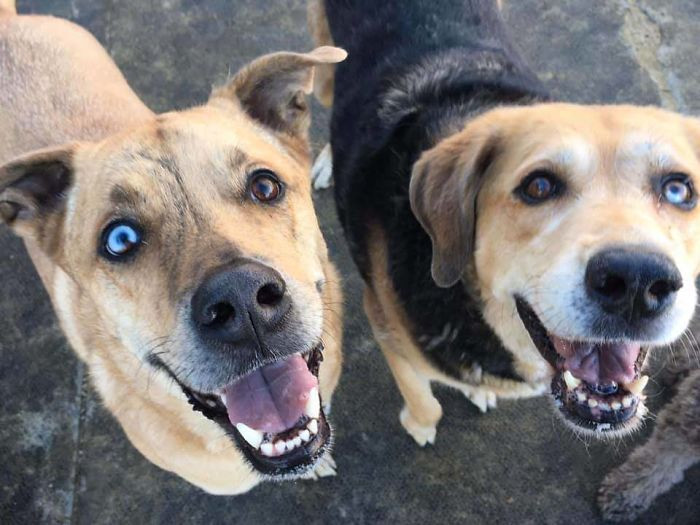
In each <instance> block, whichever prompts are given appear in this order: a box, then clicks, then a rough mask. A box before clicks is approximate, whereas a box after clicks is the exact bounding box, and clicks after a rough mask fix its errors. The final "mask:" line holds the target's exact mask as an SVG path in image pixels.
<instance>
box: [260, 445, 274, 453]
mask: <svg viewBox="0 0 700 525" xmlns="http://www.w3.org/2000/svg"><path fill="white" fill-rule="evenodd" d="M260 452H262V453H263V455H265V456H274V455H275V446H274V445H273V444H272V443H263V444H262V445H260Z"/></svg>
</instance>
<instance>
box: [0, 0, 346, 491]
mask: <svg viewBox="0 0 700 525" xmlns="http://www.w3.org/2000/svg"><path fill="white" fill-rule="evenodd" d="M344 56H345V53H344V52H343V51H342V50H339V49H335V48H321V49H316V50H315V51H313V52H311V53H308V54H296V53H277V54H273V55H267V56H264V57H262V58H260V59H258V60H256V61H254V62H253V63H251V64H250V65H248V66H247V67H245V68H244V69H242V70H241V71H240V72H239V73H237V74H236V75H235V76H234V77H233V79H231V81H230V82H229V83H228V84H227V85H225V86H223V87H221V88H219V89H216V90H214V92H213V94H212V96H211V98H210V100H209V102H208V103H207V104H206V105H203V106H201V107H196V108H193V109H190V110H187V111H180V112H173V113H166V114H162V115H157V116H156V115H154V114H153V113H151V112H150V111H149V110H148V109H147V108H146V107H145V106H144V105H143V104H142V103H141V101H140V100H139V99H138V98H137V97H136V95H135V94H134V93H133V91H131V89H130V88H129V86H128V85H127V83H126V81H125V80H124V78H123V77H122V75H121V73H120V72H119V71H118V69H117V68H116V66H115V65H114V63H113V62H112V61H111V60H110V58H109V57H108V56H107V54H106V53H105V51H104V49H102V47H101V46H100V45H99V44H98V43H97V41H96V40H95V39H94V38H93V37H92V36H91V35H89V34H88V33H87V32H86V31H84V30H83V29H81V28H79V27H78V26H75V25H73V24H71V23H69V22H67V21H65V20H60V19H56V18H52V17H41V16H17V15H16V13H15V11H14V3H13V2H8V0H0V163H5V164H4V165H3V166H2V167H0V218H1V219H2V220H3V221H4V222H5V223H7V224H8V225H9V226H10V227H11V228H13V229H14V231H16V232H17V233H18V234H19V235H21V236H22V237H23V239H24V240H25V244H26V246H27V249H28V251H29V254H30V255H31V257H32V260H33V262H34V264H35V265H36V268H37V270H38V272H39V275H40V276H41V278H42V280H43V283H44V285H45V287H46V289H47V291H48V293H49V295H50V296H51V300H52V302H53V305H54V308H55V310H56V313H57V314H58V317H59V320H60V322H61V326H62V328H63V330H64V331H65V333H66V335H67V337H68V339H69V341H70V343H71V345H72V346H73V348H74V349H75V350H76V352H77V353H78V355H79V356H80V358H81V359H82V360H84V361H85V363H87V365H88V370H89V373H90V376H91V380H92V383H93V385H94V386H95V388H96V390H97V391H98V392H99V394H100V396H101V398H102V400H103V401H104V404H105V405H106V407H107V408H108V409H109V410H110V411H111V412H112V414H113V415H114V416H115V417H116V418H117V420H118V421H119V423H120V424H121V425H122V427H123V428H124V431H125V432H126V434H127V436H128V437H129V439H130V440H131V442H132V443H133V444H134V446H136V448H138V449H139V450H140V451H141V452H142V453H143V454H144V455H145V456H146V457H147V458H148V459H149V460H151V461H152V462H153V463H155V464H157V465H159V466H160V467H162V468H164V469H167V470H170V471H172V472H175V473H177V474H178V475H180V476H182V477H183V478H185V479H187V480H188V481H190V482H191V483H194V484H196V485H198V486H199V487H202V488H203V489H205V490H207V491H209V492H212V493H216V494H236V493H241V492H244V491H246V490H248V489H250V488H251V487H252V486H254V485H255V484H256V483H258V482H259V481H260V480H262V479H266V478H273V479H280V478H286V477H296V476H299V475H310V476H313V475H314V473H316V474H329V473H332V471H333V464H332V460H331V459H330V457H329V456H328V455H327V451H328V449H329V445H330V432H331V431H330V427H329V425H328V423H327V421H326V418H325V415H324V411H323V409H322V404H321V398H323V401H324V402H328V401H329V400H330V396H331V394H332V393H333V389H334V388H335V386H336V384H337V382H338V377H339V374H340V347H339V343H340V331H341V327H340V320H339V317H338V312H337V311H336V312H331V311H332V310H334V309H336V310H337V308H338V306H337V305H338V304H339V303H340V298H339V295H340V290H339V287H338V279H337V278H336V276H335V270H334V268H333V266H332V265H331V263H330V262H329V260H328V256H327V252H326V245H325V242H324V240H323V238H322V236H321V232H320V230H319V227H318V223H317V220H316V216H315V214H314V209H313V204H312V201H311V188H310V182H309V169H310V158H309V146H308V140H307V132H308V126H309V120H310V119H309V113H308V109H307V102H306V100H305V94H306V93H310V91H311V87H312V77H313V68H314V67H315V66H317V65H319V64H323V63H331V62H337V61H339V60H342V59H343V58H344ZM62 144H66V145H62ZM41 148H43V149H41ZM37 149H39V151H34V152H32V151H33V150H37ZM11 159H14V160H11ZM329 312H331V313H329ZM322 339H323V342H322ZM324 344H325V351H324V350H323V346H324ZM323 355H325V359H323V363H321V360H322V359H321V358H322V356H323ZM319 396H320V397H319Z"/></svg>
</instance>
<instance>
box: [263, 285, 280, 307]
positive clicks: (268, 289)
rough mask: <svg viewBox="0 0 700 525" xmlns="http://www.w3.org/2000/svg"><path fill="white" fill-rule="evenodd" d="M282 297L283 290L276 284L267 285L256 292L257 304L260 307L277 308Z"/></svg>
mask: <svg viewBox="0 0 700 525" xmlns="http://www.w3.org/2000/svg"><path fill="white" fill-rule="evenodd" d="M282 297H284V288H283V287H282V286H280V285H279V284H278V283H267V284H266V285H264V286H263V287H261V288H260V290H258V296H257V300H258V304H259V305H261V306H277V305H278V304H279V303H280V301H282Z"/></svg>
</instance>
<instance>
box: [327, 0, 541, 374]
mask: <svg viewBox="0 0 700 525" xmlns="http://www.w3.org/2000/svg"><path fill="white" fill-rule="evenodd" d="M326 15H327V17H328V21H329V25H330V27H331V33H332V36H333V40H334V43H335V44H336V45H338V46H340V47H343V48H345V49H346V50H347V51H348V54H349V55H348V59H347V60H346V61H345V62H342V63H340V64H339V65H338V66H337V68H336V76H335V94H334V102H333V104H334V106H333V116H332V120H331V146H332V151H333V164H334V178H335V188H336V202H337V206H338V213H339V216H340V220H341V223H342V225H343V227H344V229H345V234H346V237H347V239H348V241H349V244H350V249H351V252H352V254H353V257H354V259H355V262H356V263H357V265H358V266H359V269H360V272H361V273H362V275H363V277H364V278H365V280H367V281H368V282H370V281H369V276H368V271H369V268H368V258H367V247H366V245H365V241H366V239H367V233H368V232H367V226H368V224H369V223H377V224H379V225H380V226H381V227H382V229H383V230H384V231H385V232H386V234H387V243H388V255H389V268H388V273H389V275H390V276H391V278H392V281H393V285H394V287H395V289H396V291H397V293H398V295H399V298H400V301H401V304H402V306H403V308H404V310H405V311H406V313H407V315H408V317H409V320H410V323H411V325H412V327H413V330H414V333H413V337H414V339H415V340H416V341H417V342H418V344H419V345H420V346H421V347H422V349H423V351H424V352H425V353H426V355H427V356H429V358H430V359H431V361H432V362H433V363H434V364H435V365H436V366H437V367H438V368H439V369H441V370H442V371H444V372H446V373H448V374H449V375H451V376H453V377H456V378H462V376H463V372H464V370H465V368H466V367H470V366H471V365H472V364H473V363H478V365H480V366H481V368H482V370H483V371H484V372H488V373H490V374H492V375H497V376H501V377H505V378H510V379H520V378H519V377H518V375H517V374H516V372H515V370H514V368H513V359H512V355H511V354H510V352H508V351H507V350H506V349H505V348H504V347H503V345H502V344H501V342H500V340H499V339H498V337H497V336H496V335H495V334H494V332H493V331H492V330H491V329H490V327H488V326H487V324H486V323H485V322H484V320H483V318H482V315H481V305H480V302H479V299H478V297H477V296H476V294H475V293H473V291H470V286H469V283H465V285H462V286H460V285H457V286H454V287H452V288H449V289H442V288H438V287H437V286H436V285H435V283H434V282H433V281H432V279H431V276H430V258H431V246H430V239H429V238H428V236H427V234H426V233H425V231H424V230H423V229H422V228H421V226H420V225H419V224H418V222H417V221H416V219H415V218H414V216H413V214H412V212H411V209H410V204H409V198H408V185H409V180H410V175H411V169H412V166H413V164H414V162H415V161H416V160H417V159H418V157H419V156H420V154H421V153H422V152H423V151H425V150H426V149H428V148H430V147H432V146H434V145H435V144H437V143H438V142H439V141H440V140H441V139H442V138H445V137H447V136H449V135H450V134H452V133H455V132H457V131H459V130H461V129H462V128H463V127H464V125H465V123H466V122H467V121H468V120H470V119H472V118H473V117H474V116H476V115H478V114H480V113H482V112H483V111H485V110H487V109H490V108H493V107H495V106H499V105H513V104H527V103H531V102H533V101H536V100H543V99H546V98H547V95H546V93H545V91H544V88H543V87H542V86H541V84H540V83H539V81H538V80H537V77H536V76H535V75H534V74H533V73H532V72H531V71H530V70H529V69H528V67H527V66H526V65H525V63H524V62H523V60H522V59H521V58H520V57H519V55H518V53H517V52H516V51H515V49H514V47H513V45H512V44H511V42H510V40H509V38H508V37H507V35H506V31H505V27H504V24H503V21H502V19H501V15H500V13H499V12H498V9H497V7H496V1H495V0H471V1H470V0H416V1H411V2H406V1H401V0H388V1H381V2H380V1H375V0H350V1H348V0H326Z"/></svg>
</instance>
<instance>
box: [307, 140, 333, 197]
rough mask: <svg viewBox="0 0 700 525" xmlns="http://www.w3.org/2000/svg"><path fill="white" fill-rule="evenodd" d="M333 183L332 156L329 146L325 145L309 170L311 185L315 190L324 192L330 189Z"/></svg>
mask: <svg viewBox="0 0 700 525" xmlns="http://www.w3.org/2000/svg"><path fill="white" fill-rule="evenodd" d="M332 181H333V154H332V153H331V145H330V143H329V144H326V145H325V146H324V147H323V149H322V150H321V153H319V154H318V157H316V161H315V162H314V165H313V167H312V168H311V183H312V184H313V187H314V189H315V190H325V189H326V188H330V187H331V182H332Z"/></svg>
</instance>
